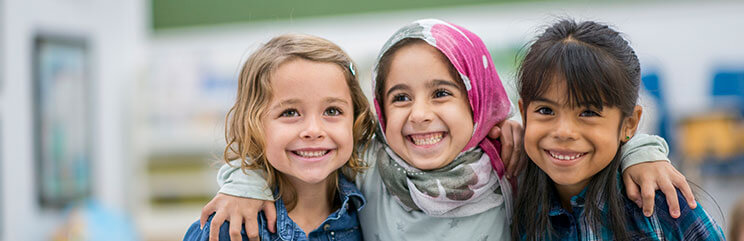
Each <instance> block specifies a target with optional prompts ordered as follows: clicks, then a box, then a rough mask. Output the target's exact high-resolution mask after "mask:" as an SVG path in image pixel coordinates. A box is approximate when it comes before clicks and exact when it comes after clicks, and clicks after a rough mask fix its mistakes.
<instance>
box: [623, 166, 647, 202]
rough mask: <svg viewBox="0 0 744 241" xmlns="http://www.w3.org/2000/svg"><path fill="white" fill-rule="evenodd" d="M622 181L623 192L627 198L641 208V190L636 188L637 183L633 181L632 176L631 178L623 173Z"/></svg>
mask: <svg viewBox="0 0 744 241" xmlns="http://www.w3.org/2000/svg"><path fill="white" fill-rule="evenodd" d="M623 182H624V184H625V194H626V195H628V199H630V200H633V202H634V203H635V204H636V205H638V208H643V203H642V202H641V191H640V190H638V185H636V183H635V182H633V178H631V177H630V175H627V174H623Z"/></svg>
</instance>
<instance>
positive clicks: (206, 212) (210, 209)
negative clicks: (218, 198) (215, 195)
mask: <svg viewBox="0 0 744 241" xmlns="http://www.w3.org/2000/svg"><path fill="white" fill-rule="evenodd" d="M214 211H215V210H214V205H213V204H212V202H211V201H210V202H209V203H207V205H206V206H204V208H202V210H201V216H200V217H199V229H204V223H206V222H207V220H209V216H210V215H212V213H214Z"/></svg>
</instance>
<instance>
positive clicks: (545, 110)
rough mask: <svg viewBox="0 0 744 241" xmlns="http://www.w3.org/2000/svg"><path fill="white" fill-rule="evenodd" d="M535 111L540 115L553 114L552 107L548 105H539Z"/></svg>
mask: <svg viewBox="0 0 744 241" xmlns="http://www.w3.org/2000/svg"><path fill="white" fill-rule="evenodd" d="M535 112H537V113H538V114H541V115H553V109H550V108H548V107H540V108H538V109H537V110H536V111H535Z"/></svg>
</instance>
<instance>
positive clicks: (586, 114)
mask: <svg viewBox="0 0 744 241" xmlns="http://www.w3.org/2000/svg"><path fill="white" fill-rule="evenodd" d="M579 116H581V117H593V116H600V115H599V113H597V112H596V111H593V110H584V111H582V112H581V114H579Z"/></svg>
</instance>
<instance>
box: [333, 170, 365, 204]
mask: <svg viewBox="0 0 744 241" xmlns="http://www.w3.org/2000/svg"><path fill="white" fill-rule="evenodd" d="M338 187H339V192H340V194H341V195H339V198H340V199H341V202H342V203H343V205H353V207H355V208H350V209H351V210H350V211H355V212H356V211H361V210H362V208H363V207H364V206H365V205H366V204H367V199H366V198H365V197H364V195H362V192H361V191H359V188H357V186H356V185H355V184H354V183H353V182H351V181H349V180H347V179H346V176H344V175H343V174H341V173H339V176H338ZM349 202H351V204H348V203H349Z"/></svg>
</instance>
